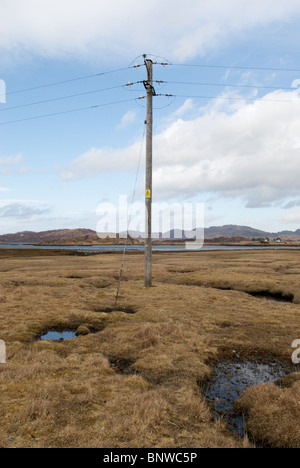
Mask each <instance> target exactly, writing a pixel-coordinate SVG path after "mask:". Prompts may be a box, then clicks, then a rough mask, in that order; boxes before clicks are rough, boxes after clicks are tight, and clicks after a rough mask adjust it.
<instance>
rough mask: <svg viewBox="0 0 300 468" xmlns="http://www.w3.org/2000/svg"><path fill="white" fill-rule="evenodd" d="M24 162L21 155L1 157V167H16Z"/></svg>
mask: <svg viewBox="0 0 300 468" xmlns="http://www.w3.org/2000/svg"><path fill="white" fill-rule="evenodd" d="M22 161H23V157H22V155H21V154H18V155H16V156H8V157H0V166H2V167H3V166H15V165H18V164H20V163H21V162H22Z"/></svg>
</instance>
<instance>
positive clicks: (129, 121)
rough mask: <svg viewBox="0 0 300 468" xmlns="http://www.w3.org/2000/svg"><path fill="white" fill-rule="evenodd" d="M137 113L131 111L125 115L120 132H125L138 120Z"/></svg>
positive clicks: (119, 127)
mask: <svg viewBox="0 0 300 468" xmlns="http://www.w3.org/2000/svg"><path fill="white" fill-rule="evenodd" d="M136 115H137V112H136V111H135V110H129V111H128V112H126V114H124V115H123V117H122V119H121V122H120V124H119V125H118V127H117V128H118V129H119V130H124V129H125V128H126V127H128V126H129V125H130V124H132V123H133V122H134V121H135V119H136Z"/></svg>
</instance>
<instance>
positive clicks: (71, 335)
mask: <svg viewBox="0 0 300 468" xmlns="http://www.w3.org/2000/svg"><path fill="white" fill-rule="evenodd" d="M75 338H77V336H76V332H74V331H70V330H65V331H62V332H58V331H54V330H50V331H48V332H47V333H46V334H44V335H42V336H41V340H51V341H66V340H74V339H75Z"/></svg>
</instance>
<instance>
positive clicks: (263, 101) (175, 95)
mask: <svg viewBox="0 0 300 468" xmlns="http://www.w3.org/2000/svg"><path fill="white" fill-rule="evenodd" d="M156 96H165V97H169V98H170V97H174V98H186V99H222V100H229V101H232V100H233V101H251V102H253V101H254V102H255V101H257V102H262V103H265V102H266V103H267V102H284V103H287V102H288V103H294V104H300V100H298V101H294V100H292V99H264V98H244V97H235V96H231V97H230V96H195V95H185V94H157V95H156Z"/></svg>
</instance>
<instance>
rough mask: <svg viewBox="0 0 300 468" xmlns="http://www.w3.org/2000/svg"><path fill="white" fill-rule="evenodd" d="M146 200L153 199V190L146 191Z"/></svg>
mask: <svg viewBox="0 0 300 468" xmlns="http://www.w3.org/2000/svg"><path fill="white" fill-rule="evenodd" d="M146 198H151V190H146Z"/></svg>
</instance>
